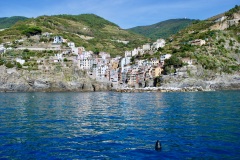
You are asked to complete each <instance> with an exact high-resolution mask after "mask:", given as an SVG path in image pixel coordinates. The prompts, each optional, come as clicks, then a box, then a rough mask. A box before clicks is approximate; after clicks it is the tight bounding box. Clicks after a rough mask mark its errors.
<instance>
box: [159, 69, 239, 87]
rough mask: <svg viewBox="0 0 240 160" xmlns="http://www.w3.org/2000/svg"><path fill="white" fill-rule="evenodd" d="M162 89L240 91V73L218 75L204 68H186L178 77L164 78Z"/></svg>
mask: <svg viewBox="0 0 240 160" xmlns="http://www.w3.org/2000/svg"><path fill="white" fill-rule="evenodd" d="M162 87H166V88H167V87H176V88H185V87H196V88H198V87H202V88H203V89H204V90H228V89H230V90H233V89H240V73H239V72H235V73H232V74H227V73H216V72H214V71H211V70H205V69H203V68H202V66H200V65H199V66H193V65H190V66H184V67H182V68H180V69H178V71H177V75H171V76H169V75H167V76H163V82H162Z"/></svg>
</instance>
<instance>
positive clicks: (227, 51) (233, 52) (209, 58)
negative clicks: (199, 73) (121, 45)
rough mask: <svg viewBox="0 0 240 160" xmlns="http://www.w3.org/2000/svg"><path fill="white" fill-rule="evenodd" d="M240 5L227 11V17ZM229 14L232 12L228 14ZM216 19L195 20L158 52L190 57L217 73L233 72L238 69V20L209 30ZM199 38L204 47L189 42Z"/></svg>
mask: <svg viewBox="0 0 240 160" xmlns="http://www.w3.org/2000/svg"><path fill="white" fill-rule="evenodd" d="M239 11H240V7H239V6H237V7H235V8H234V10H233V9H232V10H230V11H229V12H226V14H225V15H228V18H227V19H231V18H233V17H232V14H233V13H237V12H238V14H239V13H240V12H239ZM229 13H231V14H229ZM215 23H216V22H214V21H211V20H209V19H208V20H205V21H198V22H195V23H194V24H193V25H191V26H189V27H187V28H185V29H183V30H182V31H180V32H178V33H177V34H176V35H174V36H172V37H171V41H169V43H168V44H167V46H166V47H165V48H164V49H163V50H161V52H159V54H161V53H172V54H173V55H174V56H176V57H181V58H186V57H188V58H191V59H193V60H194V61H195V63H196V64H200V65H202V66H203V68H205V69H207V70H214V71H216V72H218V73H221V72H227V73H232V72H235V71H240V65H239V64H240V50H239V47H240V38H239V34H240V23H238V24H237V25H233V26H231V27H229V28H228V29H225V30H211V29H210V27H211V26H212V25H214V24H215ZM196 39H202V40H205V41H206V44H205V45H203V46H196V45H191V41H193V40H196Z"/></svg>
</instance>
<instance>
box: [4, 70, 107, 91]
mask: <svg viewBox="0 0 240 160" xmlns="http://www.w3.org/2000/svg"><path fill="white" fill-rule="evenodd" d="M108 90H111V84H110V83H99V82H96V81H94V80H92V79H90V78H89V77H88V76H86V75H85V74H84V72H82V71H80V70H75V69H68V70H65V71H62V72H57V71H52V72H48V73H43V72H41V71H38V70H36V71H28V70H17V69H16V68H11V69H7V68H6V67H5V66H0V91H1V92H36V91H39V92H41V91H43V92H57V91H76V92H78V91H108Z"/></svg>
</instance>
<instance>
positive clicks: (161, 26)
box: [129, 19, 195, 41]
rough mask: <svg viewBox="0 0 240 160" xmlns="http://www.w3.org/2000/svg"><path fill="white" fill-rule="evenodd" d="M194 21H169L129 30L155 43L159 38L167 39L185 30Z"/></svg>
mask: <svg viewBox="0 0 240 160" xmlns="http://www.w3.org/2000/svg"><path fill="white" fill-rule="evenodd" d="M194 21H195V20H191V19H170V20H166V21H163V22H160V23H156V24H153V25H149V26H139V27H134V28H130V29H129V30H130V31H132V32H134V33H138V34H140V35H143V36H145V37H148V38H151V39H152V40H154V41H155V40H157V39H159V38H168V37H169V36H171V35H173V34H176V33H177V32H178V31H180V30H182V29H184V28H186V27H187V26H189V25H190V24H192V23H193V22H194Z"/></svg>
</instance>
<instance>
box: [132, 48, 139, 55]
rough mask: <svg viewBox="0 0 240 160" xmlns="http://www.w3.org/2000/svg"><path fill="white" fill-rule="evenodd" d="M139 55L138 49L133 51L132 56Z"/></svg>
mask: <svg viewBox="0 0 240 160" xmlns="http://www.w3.org/2000/svg"><path fill="white" fill-rule="evenodd" d="M137 55H138V49H136V48H135V49H134V50H133V51H132V56H137Z"/></svg>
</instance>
